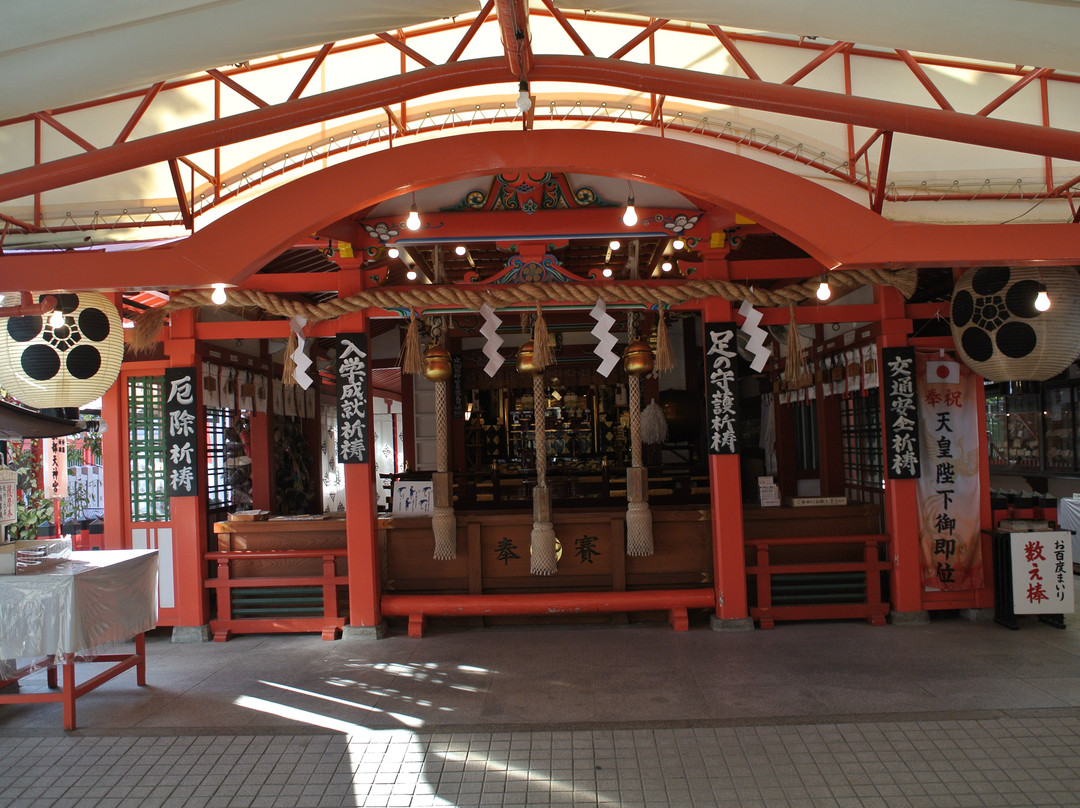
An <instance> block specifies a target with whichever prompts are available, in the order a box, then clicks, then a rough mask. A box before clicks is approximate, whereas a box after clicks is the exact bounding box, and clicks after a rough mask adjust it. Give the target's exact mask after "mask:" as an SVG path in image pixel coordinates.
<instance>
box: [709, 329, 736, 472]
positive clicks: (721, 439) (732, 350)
mask: <svg viewBox="0 0 1080 808" xmlns="http://www.w3.org/2000/svg"><path fill="white" fill-rule="evenodd" d="M736 345H737V338H736V331H735V323H706V324H705V390H706V393H707V399H706V408H707V416H708V425H707V433H708V439H709V454H738V453H739V386H738V374H737V370H738V364H737V363H738V355H737V351H736Z"/></svg>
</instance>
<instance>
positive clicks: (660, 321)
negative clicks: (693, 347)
mask: <svg viewBox="0 0 1080 808" xmlns="http://www.w3.org/2000/svg"><path fill="white" fill-rule="evenodd" d="M656 314H657V316H656V362H655V363H654V364H653V368H654V369H655V370H656V372H657V373H665V372H667V371H669V370H671V369H672V368H673V367H675V352H674V351H673V350H672V349H671V339H670V338H669V337H668V330H667V317H665V316H664V306H663V304H661V305H660V306H657V312H656Z"/></svg>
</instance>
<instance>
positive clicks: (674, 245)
mask: <svg viewBox="0 0 1080 808" xmlns="http://www.w3.org/2000/svg"><path fill="white" fill-rule="evenodd" d="M685 246H686V242H685V241H683V240H682V239H681V238H677V239H675V240H674V241H673V242H671V247H672V249H675V250H681V249H682V248H683V247H685Z"/></svg>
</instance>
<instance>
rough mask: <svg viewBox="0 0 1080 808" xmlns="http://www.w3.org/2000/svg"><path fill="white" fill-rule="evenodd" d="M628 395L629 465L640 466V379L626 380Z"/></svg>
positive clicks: (637, 377)
mask: <svg viewBox="0 0 1080 808" xmlns="http://www.w3.org/2000/svg"><path fill="white" fill-rule="evenodd" d="M627 387H628V392H629V394H630V465H632V466H641V465H643V463H642V462H641V377H640V376H631V377H630V378H629V380H628V385H627Z"/></svg>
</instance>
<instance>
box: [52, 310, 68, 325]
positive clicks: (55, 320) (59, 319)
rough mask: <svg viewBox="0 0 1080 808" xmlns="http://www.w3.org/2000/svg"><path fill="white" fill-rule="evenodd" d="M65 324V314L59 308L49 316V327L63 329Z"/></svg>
mask: <svg viewBox="0 0 1080 808" xmlns="http://www.w3.org/2000/svg"><path fill="white" fill-rule="evenodd" d="M64 323H65V320H64V312H62V311H61V310H60V309H59V308H55V309H53V310H52V314H50V315H49V325H50V326H51V327H52V328H63V327H64Z"/></svg>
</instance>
